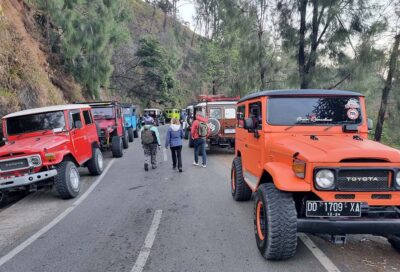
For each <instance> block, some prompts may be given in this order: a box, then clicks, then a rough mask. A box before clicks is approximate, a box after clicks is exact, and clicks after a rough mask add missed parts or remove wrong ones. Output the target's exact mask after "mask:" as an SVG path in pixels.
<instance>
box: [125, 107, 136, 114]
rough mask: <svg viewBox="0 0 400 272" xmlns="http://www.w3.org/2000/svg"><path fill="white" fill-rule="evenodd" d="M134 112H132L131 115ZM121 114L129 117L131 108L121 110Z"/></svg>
mask: <svg viewBox="0 0 400 272" xmlns="http://www.w3.org/2000/svg"><path fill="white" fill-rule="evenodd" d="M133 112H134V111H132V113H133ZM122 113H123V114H124V115H131V108H122Z"/></svg>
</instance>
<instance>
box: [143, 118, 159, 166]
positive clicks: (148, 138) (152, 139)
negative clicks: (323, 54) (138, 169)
mask: <svg viewBox="0 0 400 272" xmlns="http://www.w3.org/2000/svg"><path fill="white" fill-rule="evenodd" d="M140 135H141V136H140V137H141V140H142V146H143V150H144V156H145V162H144V170H145V171H149V158H150V162H151V168H152V169H156V168H157V149H158V148H160V146H161V142H160V134H159V133H158V129H157V128H156V127H155V126H154V119H153V118H152V117H150V116H145V117H144V126H142V128H141V130H140Z"/></svg>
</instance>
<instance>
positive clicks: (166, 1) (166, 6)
mask: <svg viewBox="0 0 400 272" xmlns="http://www.w3.org/2000/svg"><path fill="white" fill-rule="evenodd" d="M167 13H168V0H165V10H164V23H163V30H164V32H165V30H166V28H167Z"/></svg>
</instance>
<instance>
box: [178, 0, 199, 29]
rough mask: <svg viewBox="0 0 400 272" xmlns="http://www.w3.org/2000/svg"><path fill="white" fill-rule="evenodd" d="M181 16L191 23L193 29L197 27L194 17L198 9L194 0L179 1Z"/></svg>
mask: <svg viewBox="0 0 400 272" xmlns="http://www.w3.org/2000/svg"><path fill="white" fill-rule="evenodd" d="M178 10H179V17H181V18H182V20H183V21H185V22H188V23H189V27H190V29H191V30H194V28H195V22H194V17H195V15H196V9H195V7H194V4H193V0H181V1H179V2H178Z"/></svg>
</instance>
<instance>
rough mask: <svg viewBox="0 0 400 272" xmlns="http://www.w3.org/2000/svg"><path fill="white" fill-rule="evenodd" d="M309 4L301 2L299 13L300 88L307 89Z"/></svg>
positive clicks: (303, 0)
mask: <svg viewBox="0 0 400 272" xmlns="http://www.w3.org/2000/svg"><path fill="white" fill-rule="evenodd" d="M307 2H308V0H301V2H300V6H299V11H300V31H299V56H298V63H299V76H300V80H301V85H300V88H302V89H306V88H307V87H308V82H306V81H305V80H304V77H305V62H306V56H305V54H306V53H305V35H306V14H307Z"/></svg>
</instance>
